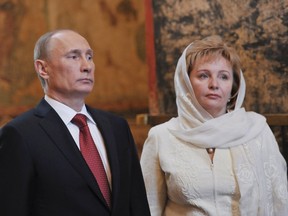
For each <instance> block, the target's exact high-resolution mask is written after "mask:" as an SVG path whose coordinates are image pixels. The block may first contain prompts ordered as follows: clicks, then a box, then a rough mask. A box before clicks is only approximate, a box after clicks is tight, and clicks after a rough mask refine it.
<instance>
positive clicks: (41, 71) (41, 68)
mask: <svg viewBox="0 0 288 216" xmlns="http://www.w3.org/2000/svg"><path fill="white" fill-rule="evenodd" d="M34 67H35V70H36V72H37V74H38V76H40V77H42V78H43V79H45V80H46V79H48V78H49V73H48V68H47V63H46V61H44V60H40V59H37V60H35V62H34Z"/></svg>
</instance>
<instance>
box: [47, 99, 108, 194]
mask: <svg viewBox="0 0 288 216" xmlns="http://www.w3.org/2000/svg"><path fill="white" fill-rule="evenodd" d="M44 99H45V100H46V101H47V103H48V104H49V105H50V106H52V108H53V109H54V110H55V111H56V112H57V114H58V115H59V117H60V118H61V119H62V121H63V122H64V124H65V125H66V126H67V128H68V130H69V132H70V133H71V135H72V137H73V139H74V141H75V143H76V145H77V146H78V148H79V150H80V144H79V128H78V126H76V125H75V124H73V123H72V122H71V120H72V119H73V117H74V116H75V115H76V114H77V113H81V114H84V115H85V116H86V117H87V124H88V127H89V130H90V132H91V135H92V138H93V140H94V143H95V145H96V147H97V149H98V152H99V154H100V157H101V159H102V162H103V165H104V168H105V171H106V174H107V178H108V181H109V185H110V189H111V190H112V185H111V171H110V166H109V163H108V157H107V152H106V148H105V145H104V141H103V138H102V135H101V133H100V131H99V129H98V127H97V124H96V122H95V121H94V120H93V118H92V117H91V115H90V114H89V113H88V111H87V109H86V106H85V105H83V107H82V109H81V111H80V112H76V111H75V110H73V109H72V108H70V107H68V106H66V105H65V104H63V103H61V102H59V101H56V100H54V99H53V98H51V97H49V96H48V95H45V98H44Z"/></svg>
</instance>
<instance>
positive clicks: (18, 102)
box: [0, 0, 148, 117]
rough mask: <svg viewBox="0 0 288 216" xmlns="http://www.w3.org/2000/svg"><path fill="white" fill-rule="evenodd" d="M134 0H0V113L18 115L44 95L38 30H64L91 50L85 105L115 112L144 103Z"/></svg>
mask: <svg viewBox="0 0 288 216" xmlns="http://www.w3.org/2000/svg"><path fill="white" fill-rule="evenodd" d="M143 4H144V3H143V2H142V1H139V0H113V1H112V0H111V1H107V0H82V1H79V0H62V1H58V0H49V1H47V0H37V1H35V0H6V1H4V0H0V42H1V49H0V117H3V116H4V117H5V116H6V115H8V116H9V115H12V116H15V115H18V114H19V113H21V112H22V111H24V110H27V109H29V108H31V107H34V106H35V105H36V104H37V103H38V101H39V100H40V99H41V97H42V96H43V91H42V89H41V86H40V82H39V80H38V78H37V76H36V73H35V70H34V66H33V48H34V44H35V42H36V40H37V39H38V38H39V36H40V35H42V34H43V33H45V32H47V31H50V30H54V29H59V28H65V29H66V28H69V29H73V30H76V31H78V32H79V33H80V34H82V35H83V36H84V37H86V38H87V39H88V41H89V43H90V46H91V47H92V48H93V50H94V52H95V58H94V62H95V65H96V71H95V80H96V81H95V87H94V91H93V93H92V94H91V95H90V96H89V97H88V99H87V102H88V104H90V105H92V106H94V107H98V108H102V109H106V110H110V111H115V112H130V111H131V112H137V111H138V110H145V109H146V108H147V106H148V84H147V82H148V81H147V65H146V63H145V17H144V15H145V13H144V5H143Z"/></svg>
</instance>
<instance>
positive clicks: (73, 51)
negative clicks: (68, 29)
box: [67, 49, 93, 55]
mask: <svg viewBox="0 0 288 216" xmlns="http://www.w3.org/2000/svg"><path fill="white" fill-rule="evenodd" d="M81 53H82V51H81V50H80V49H72V50H69V51H68V52H67V55H69V54H78V55H79V54H81ZM85 53H86V54H90V55H93V50H92V49H87V50H86V51H85Z"/></svg>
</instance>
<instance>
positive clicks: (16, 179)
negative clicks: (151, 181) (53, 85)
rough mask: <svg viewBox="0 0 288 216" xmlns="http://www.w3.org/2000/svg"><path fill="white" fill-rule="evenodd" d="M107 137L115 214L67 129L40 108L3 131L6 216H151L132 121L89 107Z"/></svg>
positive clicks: (1, 201)
mask: <svg viewBox="0 0 288 216" xmlns="http://www.w3.org/2000/svg"><path fill="white" fill-rule="evenodd" d="M87 109H88V111H89V113H90V114H91V115H92V117H93V119H94V120H95V122H96V123H97V126H98V127H99V130H100V132H101V134H102V136H103V138H104V142H105V146H106V149H107V154H108V160H109V163H110V167H111V173H112V209H111V210H110V209H109V208H108V207H107V206H106V204H105V202H104V198H103V197H102V195H101V193H100V189H99V187H98V185H97V182H96V181H95V179H94V177H93V175H92V173H91V172H90V170H89V168H88V166H87V165H86V163H85V160H84V159H83V157H82V155H81V153H80V151H79V149H78V147H77V146H76V144H75V142H74V140H73V138H72V136H71V134H70V133H69V131H68V129H67V127H66V126H65V124H64V123H63V121H62V120H61V119H60V117H59V116H58V114H57V113H56V112H55V111H54V109H53V108H52V107H51V106H50V105H49V104H48V103H47V102H46V101H45V100H42V101H41V102H40V103H39V105H38V106H37V107H36V108H35V109H33V110H30V111H28V112H26V113H24V114H22V115H21V116H19V117H17V118H15V119H14V120H12V121H11V122H10V123H8V124H7V125H6V126H4V127H3V128H2V131H1V133H2V134H1V136H0V215H1V216H28V215H29V216H98V215H99V216H108V215H117V216H132V215H133V216H142V215H143V216H148V215H150V213H149V207H148V202H147V198H146V192H145V187H144V182H143V178H142V173H141V168H140V165H139V160H138V156H137V152H136V149H135V144H134V141H133V138H132V135H131V132H130V129H129V126H128V124H127V122H126V121H125V120H124V119H122V118H120V117H116V116H114V115H112V114H109V113H106V112H103V111H100V110H95V109H91V108H89V107H87Z"/></svg>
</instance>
